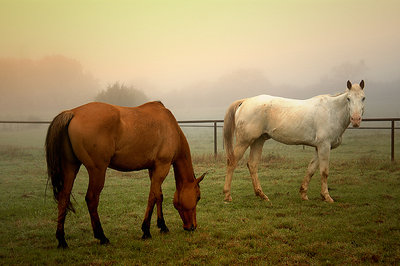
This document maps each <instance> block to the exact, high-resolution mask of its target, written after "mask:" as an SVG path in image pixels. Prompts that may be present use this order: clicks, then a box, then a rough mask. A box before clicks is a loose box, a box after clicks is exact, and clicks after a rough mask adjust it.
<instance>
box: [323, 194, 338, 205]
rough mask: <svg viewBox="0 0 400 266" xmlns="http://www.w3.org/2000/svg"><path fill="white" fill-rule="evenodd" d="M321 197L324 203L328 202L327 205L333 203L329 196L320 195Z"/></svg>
mask: <svg viewBox="0 0 400 266" xmlns="http://www.w3.org/2000/svg"><path fill="white" fill-rule="evenodd" d="M321 197H322V199H323V200H324V201H326V202H329V203H333V202H335V201H334V200H333V199H332V198H331V196H329V195H322V194H321Z"/></svg>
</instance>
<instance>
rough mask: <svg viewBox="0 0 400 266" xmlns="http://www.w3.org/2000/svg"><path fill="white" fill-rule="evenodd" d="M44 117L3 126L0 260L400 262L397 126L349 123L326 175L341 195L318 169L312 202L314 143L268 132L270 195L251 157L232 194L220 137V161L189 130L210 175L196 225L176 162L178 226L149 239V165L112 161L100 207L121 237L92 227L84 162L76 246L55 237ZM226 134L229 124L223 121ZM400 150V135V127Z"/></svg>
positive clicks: (171, 215) (69, 234)
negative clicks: (309, 174) (260, 192)
mask: <svg viewBox="0 0 400 266" xmlns="http://www.w3.org/2000/svg"><path fill="white" fill-rule="evenodd" d="M45 131H46V126H43V127H41V126H39V127H35V128H26V129H24V130H22V129H20V130H3V131H0V264H12V265H15V264H92V265H96V264H124V265H126V264H152V265H154V264H161V263H162V264H174V265H175V264H229V265H231V264H272V265H275V264H317V265H319V264H336V265H338V264H372V263H379V264H399V263H400V204H399V202H400V163H399V160H397V161H396V162H394V163H391V162H390V137H389V132H388V131H386V132H385V131H383V132H381V131H361V130H353V131H348V132H346V134H345V136H344V142H343V144H342V146H340V147H339V148H338V149H336V150H333V151H332V156H331V158H332V159H331V170H330V177H329V180H328V183H329V187H330V194H331V196H332V198H333V199H334V200H335V201H336V202H335V203H333V204H328V203H325V202H323V201H322V200H321V199H320V196H319V191H320V182H319V175H318V174H316V176H315V177H314V179H313V180H312V181H311V184H310V188H309V198H310V200H309V201H307V202H304V201H301V199H300V196H299V193H298V190H299V187H300V184H301V181H302V178H303V176H304V174H305V170H306V166H307V164H308V161H309V160H310V159H311V157H312V154H313V149H311V148H308V147H306V148H305V149H303V147H302V146H285V145H282V144H278V143H275V142H273V141H271V142H266V144H265V146H264V153H263V154H264V157H263V161H262V164H261V165H260V169H259V175H260V181H261V184H262V186H263V189H264V192H265V193H266V194H267V195H268V196H269V198H270V200H271V202H270V203H269V202H264V201H261V200H260V199H259V198H256V197H255V196H254V193H253V189H252V185H251V179H250V177H249V174H248V171H247V168H246V167H245V162H246V160H245V159H244V160H242V162H241V165H240V166H239V167H238V168H237V170H236V172H235V175H234V179H233V183H232V197H233V202H231V203H228V204H226V203H224V202H223V195H222V188H223V183H224V177H225V165H224V159H223V152H222V146H221V145H222V142H221V140H220V139H219V147H218V148H219V150H221V154H219V156H218V158H217V160H214V157H213V155H212V154H211V152H212V150H213V142H212V131H211V129H185V133H186V135H187V137H188V139H189V142H190V145H191V148H192V154H194V168H195V172H196V174H201V173H203V172H205V171H209V174H208V176H207V177H206V179H205V180H204V181H203V182H202V184H201V192H202V199H201V200H200V202H199V204H198V210H197V220H198V228H197V230H196V231H195V232H190V233H189V232H186V231H184V230H183V229H182V222H181V219H180V217H179V215H178V212H177V211H176V210H175V209H174V208H173V205H172V199H173V193H174V190H175V183H174V178H173V173H172V171H171V173H170V175H169V177H168V178H167V179H166V181H165V182H164V184H163V191H164V216H165V219H166V223H167V226H168V227H169V229H170V233H168V234H160V233H159V232H158V229H157V227H156V222H155V221H156V219H154V218H155V217H154V216H153V221H152V226H151V232H152V236H153V238H152V239H150V240H146V241H143V240H141V239H140V237H141V235H142V232H141V229H140V226H141V223H142V219H143V216H144V211H145V208H146V204H147V196H148V191H149V184H150V181H149V178H148V175H147V172H146V171H141V172H134V173H120V172H117V171H112V170H109V171H108V175H107V179H106V184H105V188H104V190H103V192H102V194H101V200H100V205H99V214H100V218H101V219H102V223H103V228H104V231H105V234H106V236H107V237H108V238H109V239H110V241H111V243H110V244H109V245H107V246H101V245H99V243H98V241H97V240H95V239H94V238H93V236H92V230H91V226H90V218H89V214H88V212H87V209H86V204H85V200H84V197H85V193H86V188H87V182H88V178H87V172H86V170H85V169H84V168H81V172H80V173H79V175H78V178H77V180H76V183H75V186H74V189H73V194H74V199H75V200H74V204H75V207H76V210H77V213H76V214H72V213H71V214H69V215H68V216H67V220H66V224H65V228H66V229H65V231H66V240H67V242H68V244H69V246H70V248H69V249H68V250H58V249H57V248H56V246H57V242H56V239H55V228H56V219H57V213H56V212H57V210H56V204H55V203H54V201H53V199H52V195H51V189H49V188H48V189H47V193H46V182H47V180H46V168H45V161H44V150H43V139H44V134H45ZM219 134H220V132H219ZM396 139H397V141H396V151H397V155H398V156H397V157H398V158H399V157H400V134H399V133H396Z"/></svg>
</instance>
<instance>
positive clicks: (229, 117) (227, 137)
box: [224, 99, 244, 165]
mask: <svg viewBox="0 0 400 266" xmlns="http://www.w3.org/2000/svg"><path fill="white" fill-rule="evenodd" d="M243 101H244V99H242V100H237V101H235V102H233V103H232V104H231V105H230V106H229V108H228V110H227V111H226V114H225V119H224V144H225V151H226V157H227V163H228V165H229V164H231V163H233V162H234V154H233V133H234V132H235V127H236V125H235V113H236V110H237V109H238V108H239V106H240V105H241V104H242V103H243Z"/></svg>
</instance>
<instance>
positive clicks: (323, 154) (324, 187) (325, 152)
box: [318, 145, 333, 202]
mask: <svg viewBox="0 0 400 266" xmlns="http://www.w3.org/2000/svg"><path fill="white" fill-rule="evenodd" d="M330 149H331V147H330V145H323V146H320V147H318V159H319V171H320V173H321V196H322V198H323V199H324V200H325V201H326V202H333V199H332V198H331V196H330V195H329V191H328V175H329V155H330Z"/></svg>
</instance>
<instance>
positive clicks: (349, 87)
mask: <svg viewBox="0 0 400 266" xmlns="http://www.w3.org/2000/svg"><path fill="white" fill-rule="evenodd" d="M351 86H352V85H351V82H350V80H348V81H347V88H348V89H349V90H351Z"/></svg>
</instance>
